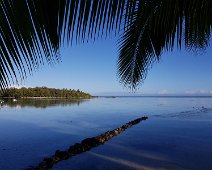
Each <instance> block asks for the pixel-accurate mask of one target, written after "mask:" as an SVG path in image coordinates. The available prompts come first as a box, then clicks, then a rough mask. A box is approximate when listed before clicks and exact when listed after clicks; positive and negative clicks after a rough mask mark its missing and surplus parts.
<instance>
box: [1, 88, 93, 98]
mask: <svg viewBox="0 0 212 170" xmlns="http://www.w3.org/2000/svg"><path fill="white" fill-rule="evenodd" d="M0 97H2V98H16V99H17V98H30V97H38V98H39V97H40V98H67V99H68V98H91V95H90V94H89V93H85V92H82V91H80V90H79V89H78V90H73V89H66V88H63V89H56V88H47V87H35V88H30V87H29V88H26V87H22V88H19V89H18V88H8V89H7V90H5V91H3V92H1V94H0Z"/></svg>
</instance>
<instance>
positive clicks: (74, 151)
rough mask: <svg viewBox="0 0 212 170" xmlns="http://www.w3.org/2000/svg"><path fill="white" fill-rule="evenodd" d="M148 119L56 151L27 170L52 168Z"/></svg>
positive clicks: (138, 120)
mask: <svg viewBox="0 0 212 170" xmlns="http://www.w3.org/2000/svg"><path fill="white" fill-rule="evenodd" d="M146 119H148V117H141V118H138V119H135V120H133V121H130V122H128V123H126V124H124V125H123V126H121V127H119V128H116V129H114V130H111V131H107V132H105V133H103V134H101V135H99V136H96V137H92V138H86V139H84V140H82V141H81V143H76V144H74V145H72V146H70V147H69V149H68V150H65V151H60V150H57V151H56V152H55V154H54V155H53V156H51V157H48V158H44V159H43V161H42V162H41V163H40V164H39V165H38V166H36V167H32V166H31V167H29V168H27V170H46V169H50V168H52V167H53V166H54V165H55V164H56V163H58V162H60V161H62V160H67V159H69V158H71V157H73V156H75V155H78V154H80V153H83V152H86V151H89V150H90V149H91V148H93V147H97V146H99V145H102V144H104V143H105V142H107V141H108V140H110V139H112V138H113V137H114V136H117V135H119V134H120V133H121V132H123V131H125V130H126V129H128V128H130V127H131V126H133V125H136V124H138V123H140V122H141V121H143V120H146Z"/></svg>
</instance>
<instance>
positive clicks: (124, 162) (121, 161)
mask: <svg viewBox="0 0 212 170" xmlns="http://www.w3.org/2000/svg"><path fill="white" fill-rule="evenodd" d="M90 154H92V155H94V156H97V157H99V158H102V159H105V160H108V161H111V162H114V163H117V164H120V165H124V166H127V167H130V168H133V169H138V170H141V169H142V170H155V169H154V168H152V167H148V166H144V165H141V164H138V163H135V162H132V161H129V160H125V159H120V158H115V157H109V156H105V155H100V154H96V153H93V152H92V153H90Z"/></svg>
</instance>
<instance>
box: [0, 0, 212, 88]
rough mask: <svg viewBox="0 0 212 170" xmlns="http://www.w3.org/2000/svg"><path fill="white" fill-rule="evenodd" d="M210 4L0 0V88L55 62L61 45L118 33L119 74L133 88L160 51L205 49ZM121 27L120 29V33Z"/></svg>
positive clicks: (193, 0) (205, 0) (204, 0)
mask: <svg viewBox="0 0 212 170" xmlns="http://www.w3.org/2000/svg"><path fill="white" fill-rule="evenodd" d="M211 11H212V2H211V1H210V0H173V1H169V0H148V1H147V0H18V1H14V0H7V1H4V0H0V43H1V46H0V88H1V89H4V88H5V87H7V86H8V85H9V84H11V81H12V83H13V81H16V82H17V81H18V79H19V78H20V77H21V79H22V78H25V77H26V75H27V74H28V73H29V74H31V73H32V72H33V71H34V70H35V69H37V68H38V66H39V65H40V64H43V63H44V62H45V61H44V59H45V60H46V61H47V62H48V63H51V62H54V61H55V59H56V60H58V59H59V48H60V46H61V45H63V44H64V43H65V44H66V42H68V43H72V41H76V42H84V41H87V40H89V39H96V38H98V37H99V36H102V35H103V34H106V35H108V33H110V32H112V31H119V30H121V32H120V34H121V36H120V40H119V45H120V46H119V47H120V49H119V51H120V53H119V62H118V74H119V76H120V80H121V82H123V83H124V84H125V85H127V86H130V87H132V88H135V87H136V86H137V85H138V83H139V82H141V81H143V80H144V78H145V76H146V73H147V71H148V69H149V67H150V66H151V65H152V63H153V62H154V61H157V60H159V58H160V55H161V53H162V51H164V50H172V49H173V47H174V45H175V44H176V45H177V46H179V47H181V46H182V43H183V42H184V45H185V47H186V48H189V49H197V48H198V49H199V48H200V49H201V48H205V47H207V45H208V42H209V38H210V33H211V25H212V19H211V18H212V12H211ZM120 27H121V29H120Z"/></svg>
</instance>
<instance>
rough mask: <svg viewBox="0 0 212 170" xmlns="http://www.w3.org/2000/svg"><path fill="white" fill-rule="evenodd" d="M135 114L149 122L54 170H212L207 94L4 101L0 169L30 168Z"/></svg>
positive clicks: (211, 112) (0, 115)
mask: <svg viewBox="0 0 212 170" xmlns="http://www.w3.org/2000/svg"><path fill="white" fill-rule="evenodd" d="M26 103H27V104H26ZM142 116H148V117H149V119H147V120H146V121H144V122H141V123H140V124H138V125H135V126H133V127H132V128H130V129H128V130H126V131H125V132H123V133H121V134H120V135H119V136H116V137H114V138H113V139H112V140H110V141H108V142H107V143H105V144H104V145H101V146H99V147H96V148H93V149H91V150H90V151H89V152H86V153H82V154H80V155H77V156H75V157H72V158H70V159H69V160H66V161H62V162H60V163H58V164H57V165H56V166H54V167H53V169H54V170H67V169H74V170H75V169H76V170H79V169H80V170H81V169H82V170H83V169H91V170H93V169H123V170H125V169H155V168H157V169H206V170H207V169H208V170H209V169H212V162H211V156H212V145H211V143H212V98H210V97H116V98H95V99H90V100H82V101H76V100H75V101H72V102H70V101H61V100H58V101H57V100H50V101H45V100H43V101H42V100H40V101H27V102H19V101H18V102H16V103H15V102H13V103H4V104H2V105H1V108H0V134H1V135H0V154H1V159H0V169H8V170H10V169H11V170H13V169H14V170H19V169H20V170H21V169H25V168H27V167H28V166H35V165H37V164H38V163H40V161H41V160H42V159H43V158H44V157H49V156H51V155H53V154H54V153H55V151H56V150H58V149H60V150H65V149H67V148H68V147H69V146H70V145H73V144H75V143H76V142H80V141H81V140H83V139H85V138H87V137H93V136H97V135H99V134H101V133H104V132H105V131H108V130H112V129H114V128H116V127H119V126H121V125H122V124H125V123H127V122H129V121H131V120H134V119H136V118H138V117H142Z"/></svg>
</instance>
